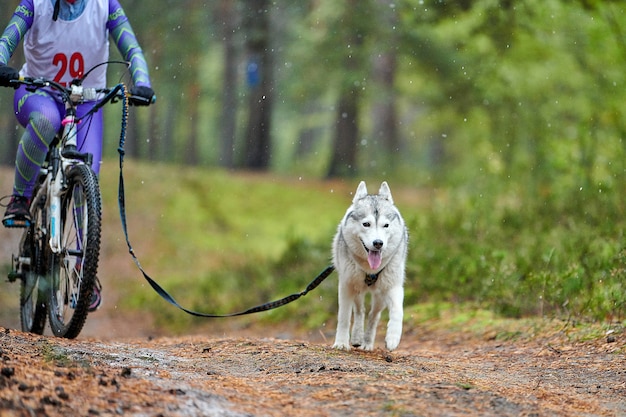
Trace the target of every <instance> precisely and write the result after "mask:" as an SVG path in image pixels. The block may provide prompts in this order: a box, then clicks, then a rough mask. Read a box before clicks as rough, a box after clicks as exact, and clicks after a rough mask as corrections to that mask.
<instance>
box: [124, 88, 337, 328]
mask: <svg viewBox="0 0 626 417" xmlns="http://www.w3.org/2000/svg"><path fill="white" fill-rule="evenodd" d="M121 89H122V93H123V97H124V99H123V105H122V108H123V109H122V128H121V132H120V141H119V147H118V149H117V151H118V153H119V155H120V176H119V184H118V198H117V200H118V205H119V211H120V220H121V222H122V229H123V231H124V237H125V239H126V245H127V246H128V252H129V253H130V255H131V257H132V258H133V261H134V262H135V265H137V268H139V271H141V273H142V274H143V277H144V278H145V279H146V281H147V282H148V284H150V286H151V287H152V289H154V291H156V293H157V294H159V295H160V296H161V297H162V298H163V299H164V300H165V301H167V302H168V303H170V304H172V305H173V306H175V307H177V308H179V309H181V310H182V311H184V312H185V313H187V314H190V315H192V316H196V317H207V318H223V317H235V316H243V315H246V314H253V313H260V312H262V311H268V310H273V309H275V308H278V307H281V306H284V305H286V304H289V303H291V302H293V301H296V300H297V299H299V298H300V297H303V296H305V295H307V294H308V293H309V292H311V291H313V290H314V289H315V288H316V287H317V286H318V285H320V284H321V283H322V281H324V280H325V279H326V278H327V277H328V276H329V275H330V274H331V273H332V272H333V271H334V270H335V267H334V266H333V265H332V264H331V265H329V266H327V267H326V268H325V269H324V270H323V271H322V272H320V273H319V274H318V275H317V277H315V279H314V280H313V281H311V283H309V285H307V287H306V289H305V290H304V291H302V292H299V293H295V294H291V295H288V296H287V297H284V298H281V299H279V300H275V301H270V302H268V303H265V304H261V305H258V306H256V307H252V308H249V309H247V310H244V311H239V312H236V313H230V314H209V313H200V312H197V311H193V310H189V309H187V308H185V307H183V306H181V305H180V304H179V303H178V302H177V301H176V300H175V299H174V297H172V296H171V295H170V294H169V293H168V292H167V291H165V290H164V289H163V287H161V286H160V285H159V284H158V283H157V282H156V281H155V280H154V279H152V278H151V277H150V276H149V275H148V274H147V273H146V271H145V270H144V269H143V267H142V266H141V263H140V262H139V259H138V258H137V256H136V255H135V251H134V250H133V248H132V246H131V244H130V239H129V236H128V228H127V225H126V203H125V193H124V154H125V151H124V142H125V140H126V125H127V120H128V106H129V102H128V97H127V96H126V87H125V86H123V85H122V87H121Z"/></svg>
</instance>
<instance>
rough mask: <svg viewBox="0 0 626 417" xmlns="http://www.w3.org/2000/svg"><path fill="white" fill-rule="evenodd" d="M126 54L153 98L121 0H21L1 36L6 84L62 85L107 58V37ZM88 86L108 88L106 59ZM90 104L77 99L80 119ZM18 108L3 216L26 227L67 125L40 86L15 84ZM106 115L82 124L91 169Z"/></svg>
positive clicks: (80, 138)
mask: <svg viewBox="0 0 626 417" xmlns="http://www.w3.org/2000/svg"><path fill="white" fill-rule="evenodd" d="M109 34H110V36H111V38H112V39H113V40H114V42H115V45H116V46H117V49H118V50H119V51H120V53H121V55H122V56H123V58H124V60H126V61H128V62H130V73H131V76H132V80H133V84H134V86H133V87H132V88H131V94H132V95H135V96H139V97H142V98H144V99H145V101H135V102H134V104H138V105H148V104H150V103H152V102H153V101H154V99H155V95H154V91H153V90H152V87H151V83H150V76H149V73H148V66H147V63H146V60H145V57H144V55H143V51H142V49H141V47H140V46H139V44H138V42H137V38H136V36H135V33H134V32H133V30H132V28H131V25H130V23H129V21H128V18H127V17H126V15H125V13H124V10H123V8H122V6H121V5H120V3H119V1H118V0H20V3H19V4H18V6H17V8H16V9H15V12H14V13H13V16H12V18H11V20H10V21H9V24H8V25H7V27H6V29H5V30H4V33H3V34H2V36H1V37H0V85H1V86H5V87H9V86H13V84H12V83H11V80H15V79H18V78H19V76H20V75H22V76H29V77H45V78H50V79H54V80H55V81H57V82H60V83H62V84H66V85H67V84H68V83H69V82H70V81H71V80H72V79H74V78H79V77H82V76H83V75H84V71H87V70H89V69H90V68H92V67H94V66H96V65H97V64H100V63H103V62H106V61H107V60H108V59H109V57H108V56H109V38H108V36H109ZM22 40H23V47H24V57H25V63H24V65H23V66H22V68H21V70H20V71H19V72H18V71H17V70H16V69H14V68H12V67H10V66H8V65H7V64H8V62H9V59H10V58H11V56H12V55H13V53H14V52H15V49H16V48H17V45H18V44H19V42H20V41H22ZM83 86H85V87H94V88H102V87H106V65H102V66H99V67H97V68H96V69H95V70H94V71H93V72H91V73H90V74H89V75H88V76H87V77H86V79H85V80H84V82H83ZM90 107H91V105H90V104H89V103H86V104H79V105H78V106H77V109H76V113H77V116H78V117H79V118H80V117H81V116H82V115H83V114H85V112H86V111H87V110H89V108H90ZM14 109H15V114H16V117H17V120H18V122H19V123H20V124H21V125H22V126H24V127H25V131H24V134H23V136H22V138H21V140H20V143H19V146H18V150H17V156H16V161H15V180H14V185H13V193H12V196H11V200H10V202H9V204H8V206H7V209H6V212H5V215H4V218H3V220H2V223H3V225H4V226H5V227H28V226H29V225H30V221H31V217H30V211H29V204H30V199H31V197H32V194H33V190H34V187H35V182H36V180H37V176H38V174H39V171H40V167H41V165H42V164H43V162H44V160H45V158H46V154H47V152H48V148H49V145H50V143H51V142H52V140H53V139H54V137H55V135H56V133H57V131H58V130H59V129H60V127H61V120H62V118H63V116H64V114H65V107H64V104H63V103H62V102H61V100H60V98H59V97H58V96H56V95H55V94H54V93H51V92H48V91H46V90H42V89H38V90H36V91H28V89H27V88H26V87H25V86H20V87H18V88H17V90H16V91H15V96H14ZM102 128H103V114H102V111H101V110H100V111H98V112H97V113H96V114H95V115H94V117H93V118H92V119H91V120H90V121H89V123H88V124H87V126H82V127H80V128H79V129H78V135H77V146H78V151H79V152H82V153H91V154H92V155H93V166H92V168H93V170H94V172H95V173H96V174H98V173H99V171H100V164H101V159H102V138H103V137H102ZM94 294H95V296H94V300H93V305H92V306H90V310H95V309H96V308H97V307H98V306H99V305H100V301H101V297H100V290H99V283H98V284H97V285H96V287H95V288H94Z"/></svg>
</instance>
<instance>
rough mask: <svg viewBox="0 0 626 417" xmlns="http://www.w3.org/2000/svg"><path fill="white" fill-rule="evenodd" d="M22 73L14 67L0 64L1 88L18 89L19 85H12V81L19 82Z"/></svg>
mask: <svg viewBox="0 0 626 417" xmlns="http://www.w3.org/2000/svg"><path fill="white" fill-rule="evenodd" d="M19 78H20V73H19V72H18V71H17V70H16V69H15V68H13V67H10V66H8V65H2V64H0V86H2V87H17V86H18V85H17V84H13V83H11V80H19Z"/></svg>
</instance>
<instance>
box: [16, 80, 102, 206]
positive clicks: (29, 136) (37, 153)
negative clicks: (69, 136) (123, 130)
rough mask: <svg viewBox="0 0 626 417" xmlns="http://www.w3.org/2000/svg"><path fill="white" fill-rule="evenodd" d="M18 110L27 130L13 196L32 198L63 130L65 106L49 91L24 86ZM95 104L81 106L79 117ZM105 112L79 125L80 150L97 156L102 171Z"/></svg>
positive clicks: (18, 95) (95, 160)
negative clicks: (42, 167)
mask: <svg viewBox="0 0 626 417" xmlns="http://www.w3.org/2000/svg"><path fill="white" fill-rule="evenodd" d="M13 105H14V109H15V115H16V117H17V120H18V122H19V123H20V124H21V125H22V126H24V127H25V128H26V130H25V131H24V134H23V135H22V138H21V140H20V143H19V146H18V149H17V156H16V158H15V182H14V184H13V194H14V195H22V196H25V197H29V198H30V197H32V194H33V189H34V188H35V182H36V180H37V175H38V174H39V170H40V167H41V165H42V164H43V162H44V160H45V159H46V155H47V153H48V147H49V146H50V143H51V142H52V140H53V139H54V136H55V135H56V133H57V132H58V131H59V129H60V128H61V120H62V119H63V117H64V116H65V107H64V105H63V102H62V101H61V100H60V98H56V95H55V94H54V93H50V92H48V91H45V90H41V89H39V90H36V91H28V90H26V87H25V86H20V87H19V88H18V89H17V90H16V91H15V96H14V102H13ZM91 107H92V104H90V103H86V104H79V105H78V106H77V108H76V115H77V116H78V117H79V118H80V117H82V116H83V115H84V114H85V113H86V112H87V111H89V109H90V108H91ZM102 124H103V117H102V109H100V110H99V111H98V112H97V113H95V114H94V115H93V117H91V118H89V120H86V121H83V122H82V123H81V124H79V125H78V135H77V136H78V137H77V139H78V140H77V144H78V150H79V151H80V152H83V153H91V154H92V155H93V165H92V168H93V170H94V172H95V173H96V174H98V173H99V172H100V164H101V163H102Z"/></svg>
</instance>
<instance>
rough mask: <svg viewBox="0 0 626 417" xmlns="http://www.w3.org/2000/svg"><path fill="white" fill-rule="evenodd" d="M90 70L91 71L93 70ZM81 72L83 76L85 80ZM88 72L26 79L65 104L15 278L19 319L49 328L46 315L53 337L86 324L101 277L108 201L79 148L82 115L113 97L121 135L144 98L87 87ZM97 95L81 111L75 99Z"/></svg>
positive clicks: (35, 329) (70, 334)
mask: <svg viewBox="0 0 626 417" xmlns="http://www.w3.org/2000/svg"><path fill="white" fill-rule="evenodd" d="M88 74H89V72H87V73H86V74H85V76H86V75H88ZM84 78H85V77H83V78H82V79H84ZM82 79H76V80H74V81H72V82H71V83H70V85H69V86H68V87H65V86H63V85H61V84H59V83H57V82H55V81H53V80H49V79H44V78H23V77H22V78H20V79H19V80H15V81H14V82H15V83H18V84H24V85H26V86H27V88H29V89H33V90H36V89H46V90H48V91H53V92H56V93H58V94H59V95H60V97H61V98H62V100H63V102H64V103H65V118H64V119H63V126H62V127H61V129H60V130H59V132H58V133H57V135H56V137H55V139H54V140H53V142H52V143H51V145H50V149H49V151H48V154H47V156H46V161H45V162H44V164H43V165H42V167H41V171H40V174H39V177H38V180H37V184H36V187H35V190H34V193H33V198H32V199H31V204H30V213H31V222H30V224H29V225H27V228H26V230H25V231H24V233H23V235H22V237H21V240H20V243H19V253H18V254H17V255H13V256H12V269H11V272H10V273H9V275H8V278H9V281H10V282H15V281H17V280H19V281H20V283H21V287H20V319H21V326H22V330H23V331H25V332H30V333H36V334H43V332H44V327H45V324H46V316H47V317H48V319H49V320H48V321H49V323H50V329H51V330H52V333H53V334H54V335H55V336H58V337H65V338H75V337H77V336H78V334H79V333H80V331H81V330H82V328H83V326H84V324H85V321H86V319H87V315H88V313H89V310H88V308H89V304H90V301H91V296H92V292H93V288H94V285H95V284H96V282H97V281H96V274H97V270H98V259H99V255H100V233H101V222H102V211H101V208H102V202H101V195H100V187H99V183H98V177H97V175H96V174H95V173H94V171H93V170H92V168H91V163H92V158H93V157H92V155H91V154H88V153H81V152H79V151H77V149H76V133H77V129H78V126H79V122H81V121H83V122H86V121H88V118H89V117H91V116H92V115H93V114H94V113H95V112H96V111H98V110H99V109H100V108H101V107H103V106H104V105H105V104H107V103H113V102H118V101H122V102H123V116H122V134H124V133H125V129H126V116H127V114H128V106H129V105H130V104H131V103H132V102H133V101H135V102H138V101H141V100H143V101H146V100H145V99H143V98H142V97H136V96H132V97H131V96H129V95H128V94H127V93H126V87H125V86H124V84H118V85H116V86H114V87H112V88H103V89H93V88H84V87H83V86H82ZM85 102H93V103H94V105H93V107H92V108H91V109H90V110H89V111H88V112H87V113H86V114H85V116H83V117H82V118H80V119H79V118H77V117H76V105H77V104H79V103H85Z"/></svg>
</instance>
